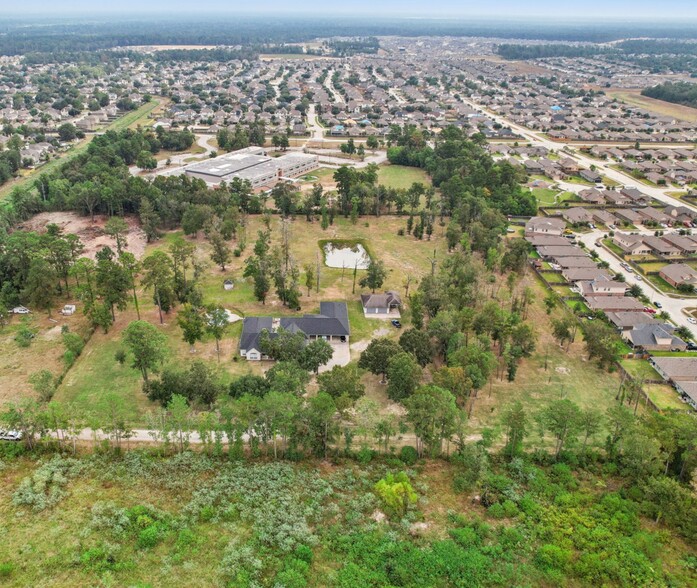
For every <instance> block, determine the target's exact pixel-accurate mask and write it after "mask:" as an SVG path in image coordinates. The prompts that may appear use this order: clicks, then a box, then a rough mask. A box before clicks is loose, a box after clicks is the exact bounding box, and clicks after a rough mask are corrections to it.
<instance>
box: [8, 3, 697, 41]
mask: <svg viewBox="0 0 697 588" xmlns="http://www.w3.org/2000/svg"><path fill="white" fill-rule="evenodd" d="M104 15H119V16H121V17H142V16H147V17H160V18H165V19H166V18H170V17H176V16H189V17H191V16H194V17H195V16H198V17H201V18H206V17H211V16H215V15H221V16H234V15H239V16H245V17H251V16H270V15H277V16H293V15H297V16H302V17H311V16H316V17H318V18H321V17H327V16H337V17H351V18H355V19H362V18H368V17H375V16H380V17H392V18H395V19H396V20H399V19H408V18H411V17H421V18H428V19H439V18H448V17H451V18H457V19H461V18H477V19H494V20H503V21H510V20H512V19H516V20H525V21H530V20H536V19H537V20H539V19H543V20H544V21H546V22H549V21H555V20H557V21H564V20H569V19H574V20H581V21H583V22H590V21H595V20H598V22H596V23H595V24H597V25H602V23H603V20H604V19H611V20H613V21H615V22H614V23H613V24H616V21H617V20H618V19H621V20H624V21H628V19H627V16H628V15H630V18H631V20H632V21H645V20H647V19H653V20H656V19H658V20H661V21H662V22H676V23H680V22H683V23H684V21H685V20H686V19H697V5H696V4H695V3H691V6H690V5H688V3H687V2H686V1H685V0H664V1H663V2H661V3H656V2H655V1H654V0H606V1H603V0H585V1H584V2H583V3H582V4H572V5H571V6H569V5H564V4H563V3H561V2H559V1H558V0H556V1H553V0H535V1H533V2H525V3H521V2H519V1H515V0H491V1H489V2H487V3H486V4H482V3H481V2H474V1H472V0H464V1H462V0H438V1H436V2H428V3H425V2H423V0H419V1H416V0H401V1H397V0H382V1H381V2H379V3H376V2H374V1H368V0H354V1H353V2H351V3H350V5H343V4H340V5H334V6H331V5H328V4H327V3H324V2H316V1H311V0H300V1H298V2H296V3H294V4H293V6H292V7H289V6H288V3H287V2H281V1H279V0H271V1H269V2H264V4H263V6H259V7H255V8H254V9H250V8H249V5H248V4H247V3H241V2H229V1H228V2H226V1H224V0H201V1H199V2H197V3H196V4H195V5H192V3H191V2H189V1H184V0H150V1H148V2H146V3H144V2H142V0H141V1H137V0H122V1H121V2H120V3H119V5H118V7H115V6H113V5H111V6H104V7H102V6H95V4H94V2H93V1H89V0H69V1H65V0H63V1H60V0H59V1H51V2H49V1H47V0H25V1H24V2H22V3H21V4H20V3H18V4H16V5H14V6H12V7H6V8H5V9H4V10H3V15H2V16H3V17H12V18H13V19H16V18H18V17H19V18H21V17H32V18H37V17H38V18H40V17H47V18H55V17H56V16H61V17H66V18H71V19H74V18H75V17H82V18H86V19H88V18H90V17H98V16H104ZM0 18H1V17H0ZM695 32H696V35H697V30H696V31H695Z"/></svg>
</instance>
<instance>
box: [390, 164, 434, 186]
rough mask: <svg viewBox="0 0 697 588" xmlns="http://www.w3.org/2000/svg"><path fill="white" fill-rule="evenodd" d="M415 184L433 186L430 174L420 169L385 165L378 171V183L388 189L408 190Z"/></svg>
mask: <svg viewBox="0 0 697 588" xmlns="http://www.w3.org/2000/svg"><path fill="white" fill-rule="evenodd" d="M414 182H421V183H422V184H424V185H426V186H430V185H431V179H430V178H429V177H428V174H427V173H426V172H425V171H424V170H422V169H420V168H418V167H407V166H404V165H385V166H381V167H380V170H379V171H378V183H379V184H381V185H383V186H387V187H388V188H399V189H403V190H406V189H407V188H410V187H411V185H412V184H413V183H414Z"/></svg>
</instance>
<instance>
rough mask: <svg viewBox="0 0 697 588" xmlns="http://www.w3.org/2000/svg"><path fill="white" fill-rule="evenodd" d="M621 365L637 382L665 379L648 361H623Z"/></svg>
mask: <svg viewBox="0 0 697 588" xmlns="http://www.w3.org/2000/svg"><path fill="white" fill-rule="evenodd" d="M620 364H621V365H622V367H623V368H624V369H625V370H626V371H627V373H628V374H629V375H630V376H632V378H634V379H636V380H662V379H663V378H661V376H660V374H659V373H658V372H657V371H656V370H655V369H654V368H653V366H652V365H651V364H650V363H649V362H648V360H646V359H623V360H621V361H620Z"/></svg>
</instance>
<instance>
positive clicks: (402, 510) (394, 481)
mask: <svg viewBox="0 0 697 588" xmlns="http://www.w3.org/2000/svg"><path fill="white" fill-rule="evenodd" d="M374 490H375V494H377V496H378V497H379V498H380V499H381V500H382V502H383V505H384V506H385V507H386V509H387V510H389V511H391V514H393V515H397V516H404V515H405V514H406V513H407V509H408V508H409V506H411V505H412V504H416V501H417V500H418V496H417V495H416V492H414V488H413V487H412V485H411V483H410V482H409V478H408V476H407V475H406V474H405V473H404V472H399V473H398V474H396V475H394V474H387V475H386V476H385V477H384V478H382V479H381V480H380V481H378V483H377V484H375V486H374Z"/></svg>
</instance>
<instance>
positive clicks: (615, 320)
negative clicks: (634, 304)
mask: <svg viewBox="0 0 697 588" xmlns="http://www.w3.org/2000/svg"><path fill="white" fill-rule="evenodd" d="M605 316H607V320H609V321H610V322H611V323H612V324H613V325H615V326H616V327H617V328H618V329H619V330H620V331H627V330H631V329H634V328H635V327H638V326H640V325H660V324H661V322H660V321H659V320H658V319H656V318H654V317H653V315H651V314H649V313H647V312H627V311H620V312H607V313H605Z"/></svg>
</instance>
